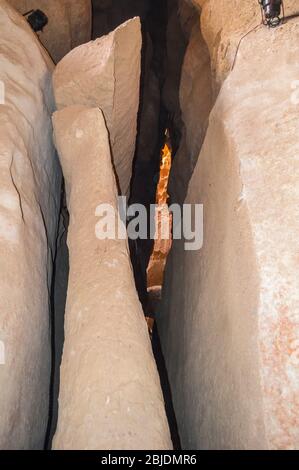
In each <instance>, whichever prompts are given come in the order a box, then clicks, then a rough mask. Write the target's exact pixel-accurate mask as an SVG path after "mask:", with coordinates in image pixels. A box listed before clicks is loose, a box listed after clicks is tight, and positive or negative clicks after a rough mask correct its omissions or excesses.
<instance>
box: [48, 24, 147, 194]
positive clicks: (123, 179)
mask: <svg viewBox="0 0 299 470" xmlns="http://www.w3.org/2000/svg"><path fill="white" fill-rule="evenodd" d="M140 51H141V31H140V20H139V18H134V19H133V20H129V21H127V22H126V23H124V24H123V25H121V26H120V27H118V28H117V29H116V30H115V31H113V32H112V33H110V34H109V35H108V36H104V37H102V38H100V39H97V40H95V41H92V42H89V43H88V44H84V45H83V46H80V47H78V48H76V49H74V50H73V51H72V52H70V53H69V54H68V55H67V56H66V57H65V58H64V59H63V60H62V61H61V62H60V63H59V64H58V66H57V68H56V70H55V73H54V78H53V80H54V93H55V99H56V104H57V108H58V109H62V108H64V107H66V106H69V105H86V106H89V107H99V108H101V109H102V111H103V113H104V116H105V120H106V124H107V127H108V130H109V134H110V143H111V147H112V154H113V155H112V156H113V162H114V165H115V170H116V173H117V177H118V180H119V181H118V182H119V186H120V189H121V192H122V193H123V194H128V192H129V185H130V179H131V175H132V162H133V157H134V152H135V140H136V131H137V111H138V105H139V82H140Z"/></svg>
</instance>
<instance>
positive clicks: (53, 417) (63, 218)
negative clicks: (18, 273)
mask: <svg viewBox="0 0 299 470" xmlns="http://www.w3.org/2000/svg"><path fill="white" fill-rule="evenodd" d="M68 224H69V214H68V211H67V208H66V200H65V190H64V183H63V184H62V189H61V209H60V219H59V227H58V235H57V242H56V255H55V260H54V266H53V277H52V286H51V351H52V358H51V359H52V365H51V378H50V398H49V417H48V426H47V432H46V438H45V449H46V450H49V449H51V446H52V440H53V437H54V434H55V431H56V427H57V421H58V395H59V385H60V365H61V360H62V352H63V344H64V315H65V306H66V296H67V288H68V275H69V254H68V247H67V243H66V239H67V231H68Z"/></svg>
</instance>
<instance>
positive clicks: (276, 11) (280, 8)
mask: <svg viewBox="0 0 299 470" xmlns="http://www.w3.org/2000/svg"><path fill="white" fill-rule="evenodd" d="M258 1H259V4H260V6H261V11H262V20H263V24H264V25H267V26H269V27H270V28H275V27H276V26H279V25H280V24H281V22H282V21H283V19H284V4H283V0H258Z"/></svg>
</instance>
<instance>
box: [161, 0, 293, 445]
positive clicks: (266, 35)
mask: <svg viewBox="0 0 299 470" xmlns="http://www.w3.org/2000/svg"><path fill="white" fill-rule="evenodd" d="M197 3H198V2H197ZM201 3H202V4H203V11H202V16H201V25H202V33H203V36H204V38H205V40H206V41H207V44H208V47H209V51H210V55H211V63H212V72H213V73H212V79H213V82H212V83H213V86H214V98H216V97H217V94H218V93H219V94H218V97H217V101H216V104H215V106H214V108H213V110H212V112H211V114H210V118H209V126H208V131H207V135H206V137H205V141H204V144H203V147H202V149H201V151H200V153H199V157H198V161H197V164H196V167H195V170H194V173H193V176H192V178H191V181H190V183H189V188H188V194H187V197H186V200H185V202H192V203H195V202H196V203H203V204H204V246H203V248H202V250H200V251H199V252H184V250H183V243H181V242H178V241H175V242H174V247H173V250H172V254H171V257H170V260H169V263H168V268H167V275H166V283H165V288H164V301H163V309H162V312H161V315H160V319H159V327H160V334H161V341H162V346H163V350H164V353H165V357H166V363H167V366H168V371H169V376H170V382H171V385H172V392H173V398H174V404H175V409H176V413H177V418H178V424H179V430H180V435H181V439H182V445H183V447H185V448H203V449H231V448H233V449H236V448H240V449H250V448H262V449H269V448H270V449H298V448H299V407H298V396H299V394H298V391H299V369H298V344H299V343H298V341H299V329H298V325H299V312H298V288H297V283H298V256H297V254H298V229H299V226H298V215H296V214H297V213H298V157H297V156H298V150H299V138H298V136H299V120H298V104H297V102H298V100H297V99H296V98H297V93H296V92H294V90H293V89H292V84H294V83H295V81H296V80H297V79H298V66H297V62H296V57H297V56H298V37H299V21H298V18H294V19H292V20H289V21H288V22H286V23H285V24H284V25H283V26H282V27H280V28H277V29H274V30H269V29H268V28H265V27H263V26H261V27H259V28H258V29H257V30H256V31H255V32H253V33H252V34H249V35H247V36H246V37H245V38H244V39H243V40H242V42H241V45H240V49H239V52H238V55H237V58H236V62H235V66H234V69H233V70H231V68H232V64H233V62H234V57H235V52H236V48H237V44H238V42H239V40H240V38H241V37H242V36H243V35H244V34H245V33H246V32H247V31H248V30H249V29H250V28H252V27H254V26H255V25H256V24H258V23H259V21H260V16H259V15H260V12H259V7H258V4H257V2H256V4H254V2H224V1H223V2H219V1H217V0H215V1H212V0H207V1H206V2H201ZM296 3H297V2H289V4H288V11H287V14H292V13H294V12H295V11H296ZM185 67H186V63H185ZM183 73H184V71H183ZM224 78H226V80H225V81H223V80H224ZM194 80H195V77H194ZM198 80H200V78H199V77H198ZM198 112H199V110H198ZM196 119H197V116H196V115H194V116H193V117H192V116H191V115H189V117H188V118H187V120H186V123H185V124H186V125H187V127H188V124H189V123H190V128H192V127H193V126H195V121H194V120H196ZM182 165H183V162H182ZM182 171H183V170H182ZM186 404H187V406H186Z"/></svg>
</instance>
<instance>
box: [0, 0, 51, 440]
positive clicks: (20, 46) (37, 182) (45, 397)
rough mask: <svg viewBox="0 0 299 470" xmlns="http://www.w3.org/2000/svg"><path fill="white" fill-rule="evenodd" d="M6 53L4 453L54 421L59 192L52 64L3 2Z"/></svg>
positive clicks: (0, 153) (0, 328)
mask: <svg viewBox="0 0 299 470" xmlns="http://www.w3.org/2000/svg"><path fill="white" fill-rule="evenodd" d="M0 52H1V54H0V80H1V82H2V83H4V88H5V94H4V103H2V104H1V106H0V134H1V137H0V187H1V190H0V259H1V270H0V298H1V311H0V341H2V342H3V343H4V345H5V365H1V366H0V390H1V394H0V448H1V449H38V448H42V447H43V445H44V440H45V433H46V427H47V420H48V407H49V387H50V373H51V353H50V325H49V321H50V311H49V310H50V309H49V304H50V299H49V292H50V287H51V277H52V275H51V273H52V259H53V256H54V252H55V238H56V228H57V218H58V212H59V197H58V198H57V195H58V196H59V192H60V191H59V185H60V171H59V166H58V160H57V157H56V153H55V150H54V147H53V145H52V125H51V113H52V111H53V109H54V100H53V96H52V89H51V73H52V70H53V63H52V61H51V60H50V58H49V57H48V55H47V54H46V52H45V51H44V49H43V48H42V47H41V46H40V44H39V42H38V40H37V38H36V37H35V35H34V34H33V33H32V31H31V29H30V27H29V26H28V25H27V23H26V21H25V20H24V19H23V18H22V17H20V15H19V14H18V13H17V12H16V11H15V10H14V9H13V8H11V7H10V6H9V5H8V4H7V3H6V2H5V1H3V0H1V1H0ZM33 70H34V73H33ZM57 199H58V200H57Z"/></svg>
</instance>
